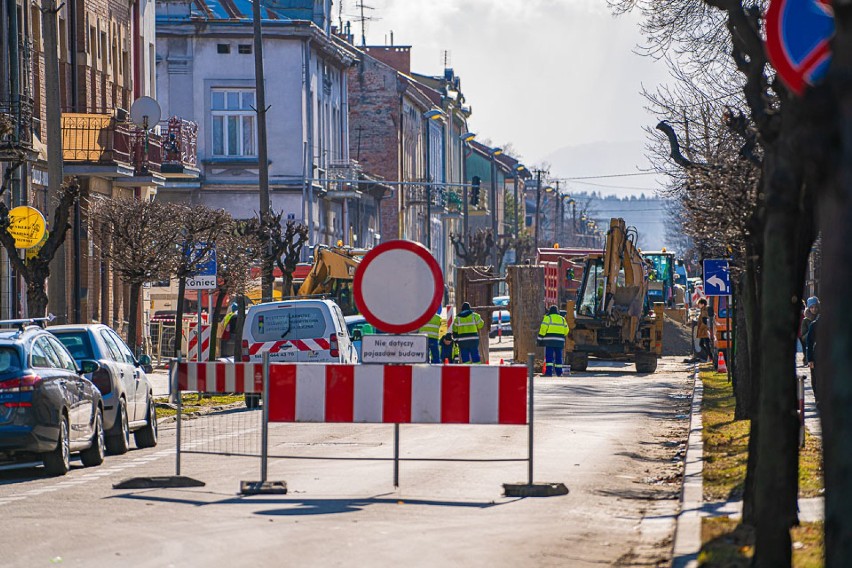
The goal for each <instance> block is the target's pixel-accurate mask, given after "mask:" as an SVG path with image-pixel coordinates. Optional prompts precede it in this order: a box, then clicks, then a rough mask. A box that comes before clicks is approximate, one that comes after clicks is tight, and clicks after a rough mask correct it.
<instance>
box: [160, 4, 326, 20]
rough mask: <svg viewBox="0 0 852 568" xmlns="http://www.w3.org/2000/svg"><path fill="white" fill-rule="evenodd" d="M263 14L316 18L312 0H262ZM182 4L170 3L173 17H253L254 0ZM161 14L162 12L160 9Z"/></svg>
mask: <svg viewBox="0 0 852 568" xmlns="http://www.w3.org/2000/svg"><path fill="white" fill-rule="evenodd" d="M260 3H261V4H260V17H261V20H263V21H264V22H267V23H269V22H276V21H277V22H293V21H306V22H311V21H313V22H314V23H316V24H317V25H321V22H317V21H316V20H315V19H314V18H315V13H314V8H313V4H314V2H313V0H260ZM175 4H183V5H185V6H186V7H187V8H188V9H184V8H183V7H180V8H178V7H174V8H171V7H168V8H166V7H165V6H163V8H166V11H167V12H168V19H170V20H180V19H183V20H208V21H227V22H239V21H248V22H251V20H252V7H253V2H252V0H186V1H185V2H175ZM158 16H160V14H159V13H158Z"/></svg>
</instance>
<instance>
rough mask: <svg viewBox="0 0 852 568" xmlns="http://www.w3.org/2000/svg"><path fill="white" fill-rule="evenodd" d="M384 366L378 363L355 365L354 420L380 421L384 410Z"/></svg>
mask: <svg viewBox="0 0 852 568" xmlns="http://www.w3.org/2000/svg"><path fill="white" fill-rule="evenodd" d="M384 383H385V373H384V368H383V367H380V366H378V365H362V366H358V367H355V398H354V401H353V402H354V408H353V414H352V420H353V421H354V422H382V417H383V412H384V386H385V385H384Z"/></svg>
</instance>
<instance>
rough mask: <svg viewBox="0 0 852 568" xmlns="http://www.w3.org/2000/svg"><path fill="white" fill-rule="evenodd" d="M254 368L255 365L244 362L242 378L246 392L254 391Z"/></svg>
mask: <svg viewBox="0 0 852 568" xmlns="http://www.w3.org/2000/svg"><path fill="white" fill-rule="evenodd" d="M254 368H255V365H252V364H249V363H243V373H242V375H243V376H242V380H243V391H245V392H254ZM261 372H262V371H261Z"/></svg>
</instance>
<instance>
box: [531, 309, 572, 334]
mask: <svg viewBox="0 0 852 568" xmlns="http://www.w3.org/2000/svg"><path fill="white" fill-rule="evenodd" d="M567 335H568V322H567V321H565V318H563V317H562V316H560V315H559V314H547V315H546V316H544V319H543V320H542V321H541V327H540V328H539V329H538V336H539V337H553V338H557V339H565V336H567Z"/></svg>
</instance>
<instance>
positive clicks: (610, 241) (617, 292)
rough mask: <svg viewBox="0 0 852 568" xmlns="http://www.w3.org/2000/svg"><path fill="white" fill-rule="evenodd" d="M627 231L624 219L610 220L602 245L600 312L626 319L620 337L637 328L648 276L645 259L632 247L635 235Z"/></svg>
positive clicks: (628, 334) (615, 317)
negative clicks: (602, 277)
mask: <svg viewBox="0 0 852 568" xmlns="http://www.w3.org/2000/svg"><path fill="white" fill-rule="evenodd" d="M631 231H634V230H633V229H630V230H628V229H627V225H626V224H625V222H624V219H620V218H615V219H611V220H610V224H609V231H608V232H607V235H606V246H605V248H604V265H603V267H604V291H605V293H604V295H603V298H602V299H601V301H602V310H601V311H602V312H603V313H604V314H606V316H607V318H610V319H613V320H616V319H621V318H625V317H627V318H629V319H630V323H629V325H628V326H625V328H624V338H625V339H628V340H629V339H632V338H633V337H634V336H635V334H636V331H637V329H638V328H639V319H640V318H641V317H642V310H643V308H644V302H645V296H646V295H647V293H648V279H647V278H646V276H645V266H644V265H645V261H644V259H643V258H642V255H641V254H640V253H639V249H637V248H636V243H635V239H636V237H635V236H634V235H633V234H631Z"/></svg>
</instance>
